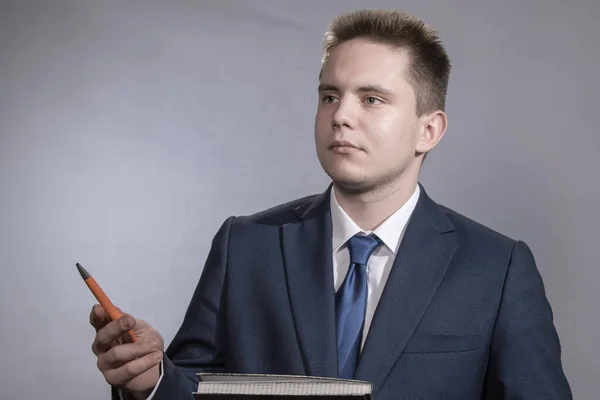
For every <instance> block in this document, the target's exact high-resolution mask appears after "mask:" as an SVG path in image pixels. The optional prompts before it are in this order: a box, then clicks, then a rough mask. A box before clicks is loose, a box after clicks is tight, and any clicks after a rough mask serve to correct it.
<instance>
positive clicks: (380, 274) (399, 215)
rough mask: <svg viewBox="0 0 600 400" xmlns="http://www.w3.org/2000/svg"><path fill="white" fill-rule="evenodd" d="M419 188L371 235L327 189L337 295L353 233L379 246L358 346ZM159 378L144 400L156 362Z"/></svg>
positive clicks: (370, 264)
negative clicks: (373, 238) (152, 381)
mask: <svg viewBox="0 0 600 400" xmlns="http://www.w3.org/2000/svg"><path fill="white" fill-rule="evenodd" d="M419 194H420V188H419V185H417V187H416V189H415V191H414V193H413V194H412V196H411V197H410V198H409V199H408V201H407V202H406V203H405V204H404V205H403V206H402V207H400V208H399V209H398V210H397V211H396V212H394V213H393V214H392V215H391V216H390V217H389V218H387V219H386V220H385V221H384V222H383V223H381V225H379V226H378V227H377V228H376V229H375V230H374V231H363V230H362V229H360V228H359V227H358V225H356V223H355V222H354V221H353V220H352V219H351V218H350V217H349V216H348V214H346V212H345V211H344V210H343V209H342V207H341V206H340V205H339V203H338V202H337V199H336V197H335V191H334V190H333V188H332V189H331V195H330V198H329V201H330V206H331V225H332V237H331V243H332V246H331V248H332V249H333V254H332V257H333V283H334V288H335V290H336V291H337V290H338V289H339V287H340V286H341V285H342V283H343V282H344V278H345V277H346V273H347V272H348V268H349V267H350V253H349V251H348V248H347V245H346V242H347V241H348V240H349V239H350V238H351V237H352V236H354V235H356V234H357V233H362V234H365V235H369V234H371V233H373V234H375V235H377V236H378V237H379V239H381V241H382V242H383V245H382V246H379V247H378V248H377V249H376V250H375V251H374V252H373V254H372V255H371V257H370V258H369V262H368V263H367V279H368V296H367V312H366V315H365V323H364V328H363V329H364V330H363V339H362V344H361V348H362V346H364V344H365V340H366V338H367V333H368V332H369V327H370V326H371V321H372V319H373V314H374V313H375V309H376V308H377V303H379V299H380V298H381V293H383V288H384V286H385V283H386V281H387V278H388V276H389V274H390V270H391V269H392V264H393V263H394V259H395V258H396V252H397V251H398V247H399V246H400V242H401V241H402V237H403V236H404V231H405V230H406V225H407V224H408V220H409V219H410V216H411V215H412V212H413V211H414V209H415V206H416V205H417V200H418V199H419ZM160 367H161V368H160V371H161V373H160V378H159V380H158V383H157V385H156V387H155V388H154V390H153V391H152V393H151V394H150V396H149V397H148V400H151V399H152V397H153V396H154V393H155V392H156V389H157V388H158V386H159V385H160V381H161V380H162V378H163V363H162V361H161V362H160Z"/></svg>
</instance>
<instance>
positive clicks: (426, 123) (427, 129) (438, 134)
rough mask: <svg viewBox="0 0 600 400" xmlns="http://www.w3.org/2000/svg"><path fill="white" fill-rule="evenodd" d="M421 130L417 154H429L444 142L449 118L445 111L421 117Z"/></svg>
mask: <svg viewBox="0 0 600 400" xmlns="http://www.w3.org/2000/svg"><path fill="white" fill-rule="evenodd" d="M420 119H421V124H420V125H421V129H420V132H419V137H418V138H417V146H416V152H417V153H419V154H422V153H428V152H429V151H431V150H432V149H433V148H434V147H435V146H437V144H438V143H439V142H440V140H442V137H444V134H445V133H446V128H447V126H448V118H447V116H446V113H444V112H443V111H440V110H438V111H434V112H432V113H429V114H424V115H422V116H421V118H420Z"/></svg>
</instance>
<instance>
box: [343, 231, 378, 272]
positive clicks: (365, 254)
mask: <svg viewBox="0 0 600 400" xmlns="http://www.w3.org/2000/svg"><path fill="white" fill-rule="evenodd" d="M380 244H381V239H379V238H378V237H377V236H375V235H369V236H365V235H354V236H353V237H351V238H350V240H348V250H349V251H350V262H351V263H355V264H362V265H367V261H368V260H369V257H371V254H373V252H374V251H375V249H376V248H377V247H379V245H380Z"/></svg>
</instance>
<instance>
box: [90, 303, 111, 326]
mask: <svg viewBox="0 0 600 400" xmlns="http://www.w3.org/2000/svg"><path fill="white" fill-rule="evenodd" d="M109 322H110V317H109V316H108V314H107V313H106V311H105V310H104V308H103V307H102V306H101V305H100V304H94V306H93V307H92V311H91V312H90V324H91V325H92V326H93V327H94V328H95V329H96V332H98V331H99V330H100V329H101V328H102V327H103V326H105V325H106V324H108V323H109Z"/></svg>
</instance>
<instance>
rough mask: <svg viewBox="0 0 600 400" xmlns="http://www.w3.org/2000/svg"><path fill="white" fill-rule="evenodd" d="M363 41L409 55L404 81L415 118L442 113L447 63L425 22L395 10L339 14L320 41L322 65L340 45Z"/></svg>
mask: <svg viewBox="0 0 600 400" xmlns="http://www.w3.org/2000/svg"><path fill="white" fill-rule="evenodd" d="M355 38H365V39H369V40H372V41H374V42H377V43H383V44H388V45H390V46H392V47H393V48H396V49H402V50H406V51H408V54H409V57H410V60H411V61H410V62H411V65H410V67H409V71H408V76H407V79H408V80H409V82H410V83H411V84H412V86H413V89H414V91H415V94H416V98H417V110H416V112H417V115H421V114H423V113H427V112H432V111H435V110H442V111H444V109H445V106H446V104H445V103H446V93H447V90H448V80H449V77H450V59H449V58H448V54H447V53H446V50H445V49H444V46H443V45H442V42H441V40H440V38H439V37H438V35H437V32H436V31H435V30H434V29H433V28H431V27H430V26H428V25H427V24H426V23H425V22H424V21H422V20H420V19H419V18H416V17H414V16H412V15H410V14H407V13H404V12H401V11H395V10H358V11H354V12H350V13H346V14H342V15H339V16H337V17H336V18H334V19H333V20H332V21H331V23H330V24H329V26H328V28H327V31H326V32H325V37H324V39H323V59H322V63H325V61H326V60H327V58H328V57H329V55H330V54H331V52H332V51H333V50H334V49H335V48H336V47H337V46H338V45H339V44H341V43H343V42H346V41H348V40H351V39H355Z"/></svg>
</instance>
